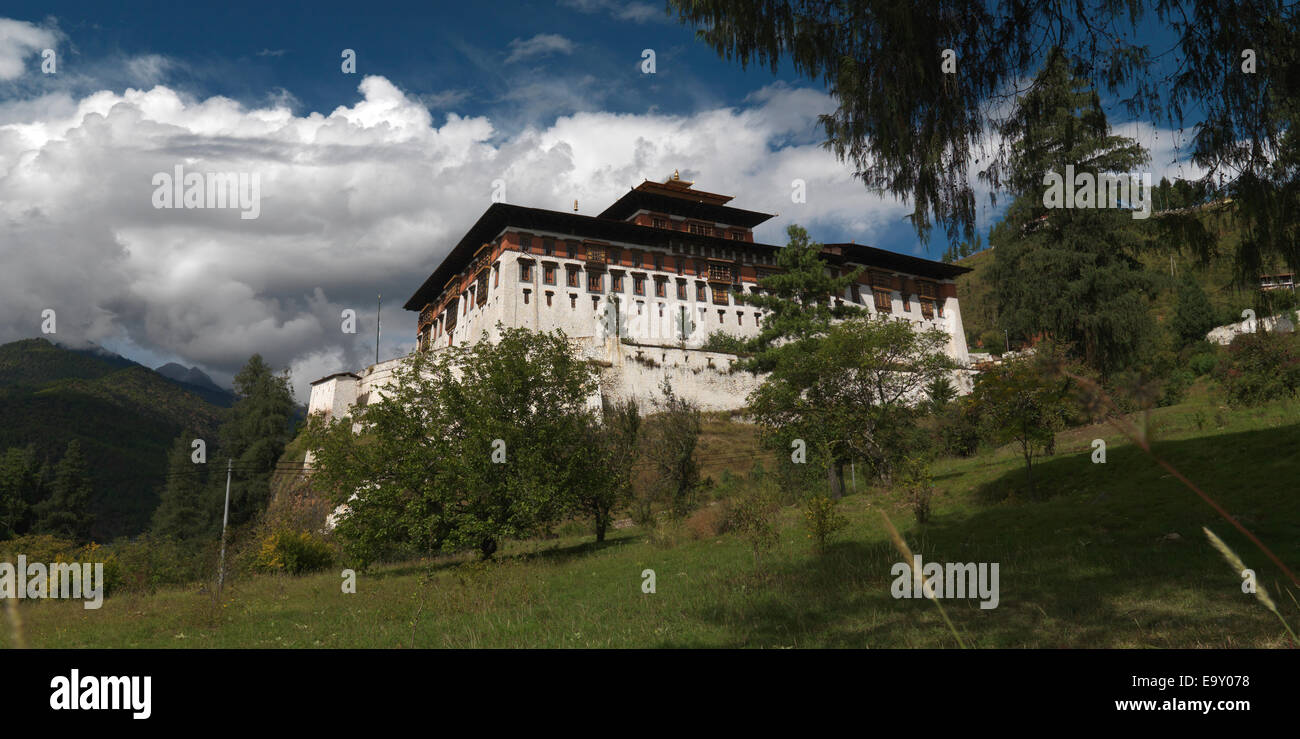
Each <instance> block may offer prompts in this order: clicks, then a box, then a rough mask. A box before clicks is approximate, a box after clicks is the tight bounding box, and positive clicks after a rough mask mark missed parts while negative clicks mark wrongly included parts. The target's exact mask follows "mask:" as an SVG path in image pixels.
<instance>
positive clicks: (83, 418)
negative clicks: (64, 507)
mask: <svg viewBox="0 0 1300 739" xmlns="http://www.w3.org/2000/svg"><path fill="white" fill-rule="evenodd" d="M223 414H224V409H222V408H220V407H218V406H216V405H213V404H212V403H209V402H207V401H205V400H204V399H203V398H201V397H199V396H198V395H196V394H195V393H193V392H190V391H188V390H187V389H185V388H184V387H182V386H181V385H179V384H177V383H176V382H174V381H172V380H169V379H167V378H165V377H163V376H162V375H160V374H158V373H157V372H154V371H153V370H151V369H149V368H147V367H143V366H141V365H138V364H135V363H134V362H130V361H129V360H125V359H122V358H121V357H116V358H113V357H109V356H99V355H97V354H95V353H93V352H84V351H74V350H70V349H66V348H62V347H59V346H55V345H54V344H51V343H50V342H48V341H45V340H44V339H29V340H24V341H16V342H13V343H10V344H5V345H3V346H0V450H3V449H6V448H9V447H12V446H27V445H29V444H30V445H34V446H35V447H36V450H37V455H38V456H39V457H40V458H42V459H48V460H49V461H50V462H51V463H52V462H53V461H54V460H56V459H57V458H58V457H59V456H60V455H62V454H63V451H64V448H65V447H66V446H67V444H68V442H69V441H71V440H73V439H77V440H78V441H80V442H81V447H82V449H83V450H84V452H85V454H86V458H87V461H88V463H89V464H90V467H91V476H92V479H93V481H94V496H93V497H92V500H91V510H92V511H93V512H94V513H95V526H94V529H93V530H92V533H93V535H94V537H95V538H96V539H98V540H106V539H111V538H113V537H116V536H122V535H131V534H137V533H139V532H140V531H142V530H143V529H144V528H145V526H147V524H148V522H149V517H150V516H151V515H152V513H153V509H154V507H155V506H156V505H157V502H158V487H159V486H160V484H161V482H162V475H163V473H164V472H165V471H166V465H167V450H168V448H169V447H170V445H171V443H172V441H173V440H174V439H175V438H176V436H178V435H179V434H180V433H181V432H182V431H184V430H185V429H186V428H193V429H195V430H196V431H197V433H198V434H199V435H200V438H205V439H208V440H209V443H210V444H211V443H212V442H213V441H215V439H216V429H217V426H218V424H219V423H220V421H221V419H222V417H223Z"/></svg>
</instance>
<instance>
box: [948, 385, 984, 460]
mask: <svg viewBox="0 0 1300 739" xmlns="http://www.w3.org/2000/svg"><path fill="white" fill-rule="evenodd" d="M982 430H983V426H982V425H981V424H980V416H979V406H977V405H976V404H975V403H974V402H972V401H971V400H970V396H967V397H965V398H962V399H961V400H959V401H958V402H957V403H955V404H953V405H950V406H948V407H947V408H946V409H944V411H943V413H942V415H941V416H940V417H939V446H940V448H941V449H943V452H944V453H945V454H950V455H955V456H958V457H969V456H971V455H972V454H974V453H975V452H977V451H979V446H980V441H981V439H982V438H983V436H982Z"/></svg>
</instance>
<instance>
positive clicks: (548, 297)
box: [546, 290, 555, 308]
mask: <svg viewBox="0 0 1300 739" xmlns="http://www.w3.org/2000/svg"><path fill="white" fill-rule="evenodd" d="M553 297H555V293H554V292H552V291H550V290H547V291H546V307H547V308H550V307H551V298H553Z"/></svg>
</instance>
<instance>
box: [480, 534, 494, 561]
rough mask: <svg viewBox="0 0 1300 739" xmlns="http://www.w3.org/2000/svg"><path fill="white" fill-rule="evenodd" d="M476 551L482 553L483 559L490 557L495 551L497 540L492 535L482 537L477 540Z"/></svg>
mask: <svg viewBox="0 0 1300 739" xmlns="http://www.w3.org/2000/svg"><path fill="white" fill-rule="evenodd" d="M478 551H479V553H480V554H481V555H483V559H492V555H493V554H496V551H497V540H496V539H493V538H492V537H488V538H486V539H484V540H483V541H481V542H479V545H478Z"/></svg>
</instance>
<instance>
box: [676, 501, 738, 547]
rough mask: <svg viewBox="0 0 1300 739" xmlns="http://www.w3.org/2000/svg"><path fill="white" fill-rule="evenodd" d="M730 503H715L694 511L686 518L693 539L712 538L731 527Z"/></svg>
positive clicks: (687, 527)
mask: <svg viewBox="0 0 1300 739" xmlns="http://www.w3.org/2000/svg"><path fill="white" fill-rule="evenodd" d="M730 515H731V511H730V505H729V504H728V503H713V504H712V505H707V506H705V507H703V508H701V509H699V510H698V511H696V512H694V513H692V514H691V515H690V516H689V517H688V518H687V519H686V531H687V532H688V533H689V534H690V535H691V538H693V539H712V538H715V537H717V536H720V535H722V534H725V533H726V532H727V529H728V528H730V523H731V522H730V520H729V519H730Z"/></svg>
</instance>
